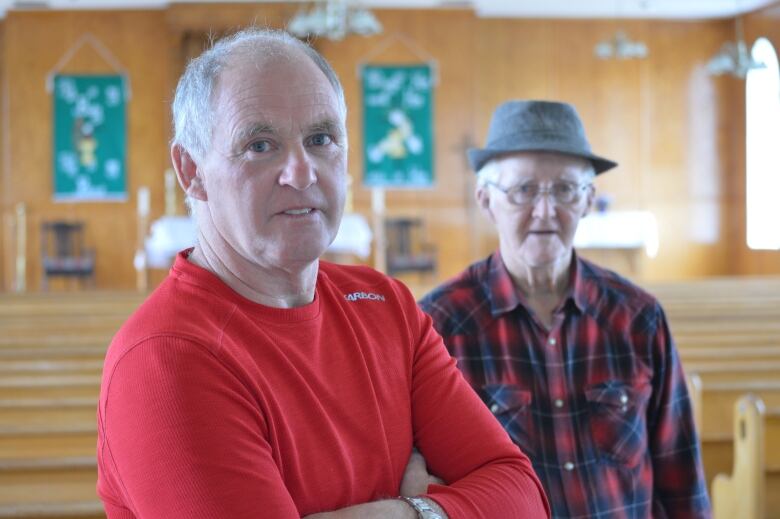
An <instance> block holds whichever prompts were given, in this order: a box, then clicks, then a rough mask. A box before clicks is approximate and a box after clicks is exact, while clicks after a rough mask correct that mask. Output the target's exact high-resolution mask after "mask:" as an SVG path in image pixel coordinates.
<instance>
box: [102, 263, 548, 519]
mask: <svg viewBox="0 0 780 519" xmlns="http://www.w3.org/2000/svg"><path fill="white" fill-rule="evenodd" d="M98 434H99V439H98V470H99V479H98V492H99V494H100V496H101V498H102V499H103V501H104V503H105V506H106V510H107V513H108V516H109V517H110V518H111V519H115V518H122V519H124V518H135V517H139V518H158V517H159V518H173V517H176V518H179V517H182V518H183V517H187V518H201V517H204V518H205V517H219V518H222V517H224V518H243V517H247V518H249V517H255V518H257V517H268V518H273V519H285V518H299V517H301V516H305V515H308V514H311V513H316V512H322V511H328V510H334V509H340V508H344V507H347V506H350V505H354V504H359V503H365V502H369V501H375V500H378V499H382V498H386V497H390V496H395V495H397V494H398V492H399V486H400V481H401V477H402V475H403V471H404V468H405V466H406V463H407V461H408V458H409V455H410V452H411V449H412V445H413V444H414V445H416V446H417V447H418V448H419V449H420V450H421V452H422V454H423V455H424V457H425V459H426V461H427V462H428V466H429V470H430V471H431V472H432V473H434V474H436V475H438V476H440V477H442V478H443V479H444V480H445V481H447V482H448V483H449V485H448V486H431V487H430V488H429V494H427V495H428V496H429V497H431V498H432V499H434V500H436V501H437V502H438V503H439V504H440V505H441V506H442V507H443V508H444V509H445V510H446V511H447V513H448V514H449V516H450V517H451V518H453V519H457V518H464V519H465V518H468V519H477V518H488V517H489V518H499V517H500V518H502V519H508V518H512V517H540V516H542V517H544V516H548V515H549V511H548V508H547V503H546V500H545V498H544V494H543V491H542V490H541V486H540V484H539V481H538V479H537V478H536V476H535V475H534V473H533V470H532V469H531V466H530V463H529V461H528V459H527V458H526V457H525V455H523V454H522V453H521V452H520V451H519V450H518V448H517V447H515V446H514V445H513V443H512V442H511V441H510V439H509V438H508V436H507V435H506V433H505V432H504V431H503V430H502V428H501V426H500V425H499V424H498V422H497V421H496V420H495V419H494V418H493V417H492V415H491V414H490V412H489V411H487V410H486V409H485V407H484V405H483V404H482V402H481V401H480V400H479V398H478V397H477V396H476V395H475V394H474V393H473V392H472V390H471V389H470V388H469V387H468V385H467V384H466V383H465V381H464V380H463V379H462V377H461V375H460V373H459V372H458V370H457V369H456V367H455V363H454V360H452V359H451V358H450V356H449V355H448V354H447V351H446V349H445V348H444V346H443V345H442V342H441V339H440V338H439V337H438V335H436V333H435V332H434V331H433V329H432V327H431V323H430V320H429V318H428V317H427V316H425V314H423V313H422V312H420V311H419V310H418V309H417V306H416V304H415V301H414V298H413V297H412V296H411V294H410V293H409V292H408V290H406V289H405V288H404V287H403V286H402V285H401V284H399V283H397V282H395V281H393V280H390V279H389V278H387V277H385V276H383V275H381V274H379V273H376V272H374V271H372V270H370V269H367V268H362V267H343V266H336V265H332V264H327V263H322V264H321V266H320V273H319V276H318V280H317V287H316V295H315V299H314V301H313V302H312V303H311V304H308V305H305V306H302V307H298V308H292V309H280V308H271V307H266V306H263V305H259V304H256V303H253V302H251V301H249V300H247V299H244V298H243V297H241V296H240V295H238V294H237V293H235V292H234V291H233V290H231V289H230V288H228V287H227V286H226V285H225V284H223V283H222V282H221V281H220V280H219V279H218V278H217V277H216V276H214V275H213V274H211V273H210V272H208V271H206V270H204V269H201V268H199V267H197V266H195V265H193V264H192V263H189V262H188V261H187V260H186V259H185V256H184V254H182V255H180V256H179V257H178V258H177V261H176V264H175V265H174V267H173V269H172V271H171V275H170V276H169V277H168V279H167V280H166V281H165V282H164V283H163V284H162V285H161V287H160V288H159V289H158V290H156V291H155V292H154V293H153V294H152V295H151V297H150V298H149V300H148V301H147V302H145V303H144V305H143V306H142V307H141V308H140V309H139V310H138V311H137V312H136V313H135V314H134V315H133V316H132V317H131V318H130V319H129V320H128V322H127V323H126V324H125V325H124V326H123V328H122V329H121V330H120V332H119V333H118V334H117V336H116V337H115V338H114V341H113V342H112V344H111V347H110V349H109V351H108V354H107V357H106V361H105V367H104V371H103V382H102V387H101V396H100V403H99V409H98Z"/></svg>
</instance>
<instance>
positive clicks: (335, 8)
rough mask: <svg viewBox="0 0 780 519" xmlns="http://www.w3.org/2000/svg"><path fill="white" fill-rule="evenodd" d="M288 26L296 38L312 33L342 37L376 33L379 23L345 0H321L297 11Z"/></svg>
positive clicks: (338, 38) (372, 15)
mask: <svg viewBox="0 0 780 519" xmlns="http://www.w3.org/2000/svg"><path fill="white" fill-rule="evenodd" d="M287 30H288V31H290V33H292V34H294V35H295V36H298V37H299V38H306V37H310V36H315V37H325V38H328V39H330V40H342V39H344V37H345V36H347V35H348V34H360V35H361V36H370V35H372V34H379V33H380V32H382V24H381V23H379V20H377V18H376V16H374V14H373V13H372V12H371V11H369V10H368V9H365V8H361V7H357V6H355V5H352V4H351V2H349V1H348V0H324V1H320V2H314V4H313V5H312V6H311V7H310V8H309V9H306V8H305V7H304V8H302V9H301V10H300V11H298V13H296V15H295V16H293V17H292V19H291V20H290V21H289V23H288V24H287Z"/></svg>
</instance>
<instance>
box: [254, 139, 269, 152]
mask: <svg viewBox="0 0 780 519" xmlns="http://www.w3.org/2000/svg"><path fill="white" fill-rule="evenodd" d="M249 149H250V150H251V151H254V152H255V153H264V152H266V151H268V150H270V149H271V144H270V143H269V142H268V141H255V142H253V143H252V144H250V145H249Z"/></svg>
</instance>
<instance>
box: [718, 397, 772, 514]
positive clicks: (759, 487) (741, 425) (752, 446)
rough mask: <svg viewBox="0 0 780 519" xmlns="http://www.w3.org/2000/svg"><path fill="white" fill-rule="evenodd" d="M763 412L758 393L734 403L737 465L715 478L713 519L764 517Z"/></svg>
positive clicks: (735, 456)
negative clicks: (728, 472) (729, 471)
mask: <svg viewBox="0 0 780 519" xmlns="http://www.w3.org/2000/svg"><path fill="white" fill-rule="evenodd" d="M764 414H765V408H764V404H763V402H762V401H761V399H760V398H757V397H756V396H755V395H751V394H749V395H746V396H743V397H741V398H739V399H738V400H737V402H736V403H735V404H734V468H733V469H732V471H731V474H729V475H726V474H718V475H717V476H715V480H714V481H713V482H712V508H713V517H714V519H733V518H736V517H740V518H744V519H764V490H765V489H764V484H765V476H764V427H763V420H764Z"/></svg>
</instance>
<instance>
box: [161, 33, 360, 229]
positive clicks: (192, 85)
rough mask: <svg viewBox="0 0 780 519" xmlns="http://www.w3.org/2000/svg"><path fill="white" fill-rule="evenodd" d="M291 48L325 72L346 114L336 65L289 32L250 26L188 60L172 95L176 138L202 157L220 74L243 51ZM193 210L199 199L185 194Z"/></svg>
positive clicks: (275, 53) (276, 53) (262, 52)
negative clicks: (332, 64)
mask: <svg viewBox="0 0 780 519" xmlns="http://www.w3.org/2000/svg"><path fill="white" fill-rule="evenodd" d="M292 50H300V51H301V52H303V53H304V54H306V55H307V56H308V57H309V58H310V59H311V60H312V61H313V62H314V64H315V65H317V67H318V68H319V69H320V70H321V71H322V73H323V74H325V77H326V78H327V79H328V82H330V84H331V86H332V87H333V90H334V91H335V93H336V97H337V99H338V103H339V109H340V111H341V114H342V117H344V118H346V116H347V104H346V101H345V99H344V89H343V88H342V86H341V82H340V81H339V78H338V76H337V75H336V72H335V71H334V70H333V67H331V66H330V64H329V63H328V62H327V60H325V58H323V57H322V55H321V54H320V53H319V52H317V51H316V50H314V49H313V48H312V47H310V46H309V45H308V44H306V43H305V42H302V41H301V40H299V39H297V38H295V37H293V36H291V35H290V34H288V33H286V32H284V31H279V30H273V29H261V28H257V27H251V28H248V29H244V30H242V31H239V32H236V33H235V34H233V35H231V36H227V37H225V38H222V39H221V40H219V41H217V42H216V43H214V44H213V45H212V47H211V48H210V49H208V50H207V51H205V52H204V53H203V54H201V55H200V56H198V57H197V58H194V59H193V60H191V61H190V62H189V64H188V65H187V68H186V69H185V71H184V74H182V76H181V78H180V79H179V84H178V85H177V87H176V94H175V96H174V99H173V105H172V110H173V131H174V135H173V141H172V144H174V145H179V146H181V147H182V148H184V149H185V150H187V152H188V153H189V154H190V155H191V156H192V157H193V159H195V161H196V162H198V161H201V160H203V158H204V157H205V155H206V153H207V152H208V150H209V146H210V143H211V137H212V131H213V126H214V106H213V97H214V92H215V90H216V85H217V81H218V79H219V75H220V74H221V73H222V72H223V71H224V70H225V69H226V68H227V67H228V66H229V65H230V64H231V58H233V57H234V56H235V55H237V54H239V53H241V54H245V55H247V56H252V55H260V56H286V55H289V54H290V51H292ZM185 201H186V203H187V207H188V208H189V210H190V213H191V214H194V211H195V207H196V205H197V204H196V201H195V200H191V199H190V197H186V200H185Z"/></svg>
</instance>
